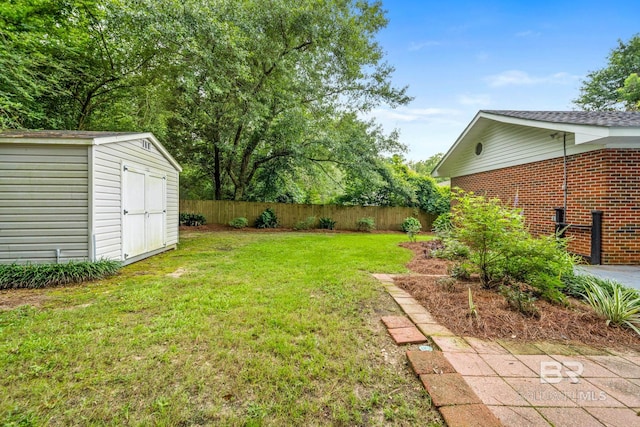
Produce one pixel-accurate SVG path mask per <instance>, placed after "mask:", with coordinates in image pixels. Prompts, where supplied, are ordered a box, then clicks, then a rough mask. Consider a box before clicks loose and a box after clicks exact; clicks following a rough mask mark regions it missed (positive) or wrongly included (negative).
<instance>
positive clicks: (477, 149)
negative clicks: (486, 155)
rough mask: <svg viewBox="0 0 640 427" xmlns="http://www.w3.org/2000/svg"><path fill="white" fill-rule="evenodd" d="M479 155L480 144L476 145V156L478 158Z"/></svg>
mask: <svg viewBox="0 0 640 427" xmlns="http://www.w3.org/2000/svg"><path fill="white" fill-rule="evenodd" d="M480 153H482V142H478V143H477V144H476V156H479V155H480Z"/></svg>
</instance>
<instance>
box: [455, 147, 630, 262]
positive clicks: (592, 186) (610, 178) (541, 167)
mask: <svg viewBox="0 0 640 427" xmlns="http://www.w3.org/2000/svg"><path fill="white" fill-rule="evenodd" d="M567 170H568V173H567V175H568V181H567V182H568V185H567V212H566V218H565V221H566V222H568V223H571V224H591V211H592V210H601V211H603V212H604V215H603V244H602V263H603V264H640V150H637V149H609V150H597V151H590V152H588V153H583V154H576V155H572V156H569V157H568V158H567ZM562 185H563V159H562V158H556V159H551V160H544V161H540V162H534V163H529V164H526V165H520V166H513V167H509V168H503V169H498V170H493V171H488V172H481V173H477V174H473V175H467V176H461V177H456V178H453V179H452V180H451V186H452V187H460V188H462V189H463V190H466V191H473V192H475V193H476V194H483V195H487V196H489V197H498V198H500V199H501V200H502V201H503V202H505V203H506V204H508V205H510V206H513V205H514V202H515V196H516V193H517V194H518V207H520V208H522V209H523V210H524V215H525V218H526V220H527V224H528V225H529V228H530V231H531V232H532V233H533V234H534V235H541V234H551V233H553V230H554V222H553V215H554V209H553V208H555V207H562V206H563V188H562ZM569 235H570V236H571V238H572V241H571V242H570V245H569V248H570V250H571V251H573V252H575V253H579V254H584V255H588V254H589V253H590V234H589V232H588V231H579V230H573V231H571V233H570V234H569Z"/></svg>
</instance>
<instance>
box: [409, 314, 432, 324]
mask: <svg viewBox="0 0 640 427" xmlns="http://www.w3.org/2000/svg"><path fill="white" fill-rule="evenodd" d="M408 316H409V318H410V319H411V321H412V322H413V323H415V324H418V323H432V324H437V323H438V322H436V320H435V319H434V318H433V317H431V315H430V314H429V313H410V314H408ZM438 326H440V325H438Z"/></svg>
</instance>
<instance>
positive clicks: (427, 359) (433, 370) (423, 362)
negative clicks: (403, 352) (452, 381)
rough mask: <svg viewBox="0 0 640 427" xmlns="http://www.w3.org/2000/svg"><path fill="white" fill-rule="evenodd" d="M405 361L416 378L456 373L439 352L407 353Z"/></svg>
mask: <svg viewBox="0 0 640 427" xmlns="http://www.w3.org/2000/svg"><path fill="white" fill-rule="evenodd" d="M407 359H409V365H411V368H412V369H413V372H415V373H416V375H418V376H420V375H425V374H453V373H455V372H456V370H455V369H454V368H453V366H451V364H450V363H449V361H448V360H447V359H446V358H445V357H444V354H443V353H442V352H441V351H407Z"/></svg>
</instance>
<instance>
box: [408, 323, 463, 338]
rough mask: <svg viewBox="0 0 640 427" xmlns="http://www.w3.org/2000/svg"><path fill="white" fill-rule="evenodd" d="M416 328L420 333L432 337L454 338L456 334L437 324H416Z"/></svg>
mask: <svg viewBox="0 0 640 427" xmlns="http://www.w3.org/2000/svg"><path fill="white" fill-rule="evenodd" d="M416 326H417V328H418V329H420V331H421V332H422V333H423V334H425V335H428V336H430V337H434V336H436V335H438V336H454V335H455V334H454V333H453V332H451V331H450V330H449V329H447V328H445V327H444V326H442V325H439V324H437V323H416Z"/></svg>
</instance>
